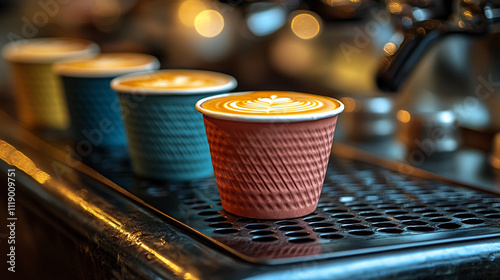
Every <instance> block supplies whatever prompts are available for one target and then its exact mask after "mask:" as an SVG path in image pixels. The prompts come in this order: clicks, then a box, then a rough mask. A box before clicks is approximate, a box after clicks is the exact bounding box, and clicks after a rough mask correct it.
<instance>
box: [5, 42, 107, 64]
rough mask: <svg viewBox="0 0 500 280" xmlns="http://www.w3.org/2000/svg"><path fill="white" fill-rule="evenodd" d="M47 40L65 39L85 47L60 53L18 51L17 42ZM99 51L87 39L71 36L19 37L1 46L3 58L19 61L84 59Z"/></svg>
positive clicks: (37, 61) (95, 45)
mask: <svg viewBox="0 0 500 280" xmlns="http://www.w3.org/2000/svg"><path fill="white" fill-rule="evenodd" d="M48 40H67V41H73V42H80V43H84V44H86V47H84V48H82V49H80V50H74V51H66V52H60V53H38V54H37V53H24V54H20V53H19V51H18V49H17V48H18V47H19V44H30V43H36V42H43V41H48ZM99 52H100V48H99V46H98V45H97V44H96V43H94V42H92V41H89V40H84V39H79V38H71V37H43V38H33V39H21V40H16V41H12V42H9V43H7V44H6V45H5V46H4V47H3V48H2V57H3V58H4V59H5V60H8V61H12V62H20V63H54V62H60V61H73V60H79V59H86V58H91V57H94V56H96V55H97V54H98V53H99Z"/></svg>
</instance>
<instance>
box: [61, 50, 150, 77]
mask: <svg viewBox="0 0 500 280" xmlns="http://www.w3.org/2000/svg"><path fill="white" fill-rule="evenodd" d="M159 66H160V63H159V62H158V60H157V59H156V58H155V57H154V56H151V55H147V54H142V53H103V54H100V55H98V56H96V57H93V58H89V59H85V60H78V61H74V62H64V63H58V64H57V65H55V67H54V70H55V72H57V73H58V74H60V75H62V76H75V77H98V76H117V75H120V74H127V73H132V72H139V71H146V70H155V69H158V68H159Z"/></svg>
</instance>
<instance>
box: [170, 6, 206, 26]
mask: <svg viewBox="0 0 500 280" xmlns="http://www.w3.org/2000/svg"><path fill="white" fill-rule="evenodd" d="M206 9H207V6H206V5H205V3H204V2H203V1H200V0H186V1H183V2H182V3H181V5H180V6H179V11H178V14H177V15H178V16H179V20H180V21H181V23H182V24H184V25H185V26H187V27H193V26H194V21H195V19H196V16H197V15H198V14H200V13H201V12H203V11H205V10H206Z"/></svg>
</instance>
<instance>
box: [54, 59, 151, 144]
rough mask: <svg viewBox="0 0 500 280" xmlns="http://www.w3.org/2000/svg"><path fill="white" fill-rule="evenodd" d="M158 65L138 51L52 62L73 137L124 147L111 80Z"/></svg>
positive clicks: (116, 100)
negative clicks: (69, 119) (61, 86)
mask: <svg viewBox="0 0 500 280" xmlns="http://www.w3.org/2000/svg"><path fill="white" fill-rule="evenodd" d="M159 66H160V64H159V62H158V60H157V59H156V58H155V57H153V56H150V55H146V54H139V53H105V54H101V55H99V56H97V57H94V58H89V59H86V60H80V61H75V62H63V63H57V64H55V65H54V71H55V72H56V73H57V74H58V75H60V76H61V79H62V82H63V88H64V92H65V96H66V101H67V104H68V109H69V113H70V117H71V134H72V137H73V140H74V141H75V142H76V143H78V142H81V141H88V143H90V144H91V145H93V146H97V147H102V148H109V147H118V146H119V147H125V146H126V144H127V139H126V136H125V129H124V127H123V122H122V119H121V113H120V102H119V100H118V95H117V94H116V92H115V91H113V90H112V89H111V86H110V83H111V80H112V79H113V78H115V77H117V76H120V75H123V74H129V73H134V72H140V71H148V70H156V69H158V68H159ZM87 145H88V144H87Z"/></svg>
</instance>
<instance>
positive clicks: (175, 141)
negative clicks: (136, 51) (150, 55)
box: [111, 70, 237, 180]
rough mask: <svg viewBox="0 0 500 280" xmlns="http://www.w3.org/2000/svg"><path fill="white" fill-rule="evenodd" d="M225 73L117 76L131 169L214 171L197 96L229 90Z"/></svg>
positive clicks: (162, 176)
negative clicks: (196, 105)
mask: <svg viewBox="0 0 500 280" xmlns="http://www.w3.org/2000/svg"><path fill="white" fill-rule="evenodd" d="M236 85H237V82H236V80H235V79H234V78H233V77H231V76H228V75H225V74H221V73H216V72H210V71H200V70H159V71H152V72H148V73H141V74H131V75H125V76H121V77H118V78H115V79H113V80H112V82H111V87H112V88H113V89H114V90H115V91H116V92H118V96H119V99H120V106H121V112H122V116H123V121H124V125H125V130H126V133H127V139H128V145H129V146H128V147H129V153H130V158H131V162H132V167H133V170H134V173H135V174H136V175H138V176H140V177H145V178H150V179H158V180H197V179H204V178H208V177H210V176H213V167H212V161H211V157H210V149H209V146H208V142H207V137H206V133H205V126H204V123H203V116H202V114H200V113H199V112H198V111H197V110H196V107H195V104H196V102H197V101H198V100H200V99H202V98H205V97H208V96H211V95H214V94H219V93H225V92H229V91H231V90H233V89H234V88H235V87H236Z"/></svg>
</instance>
